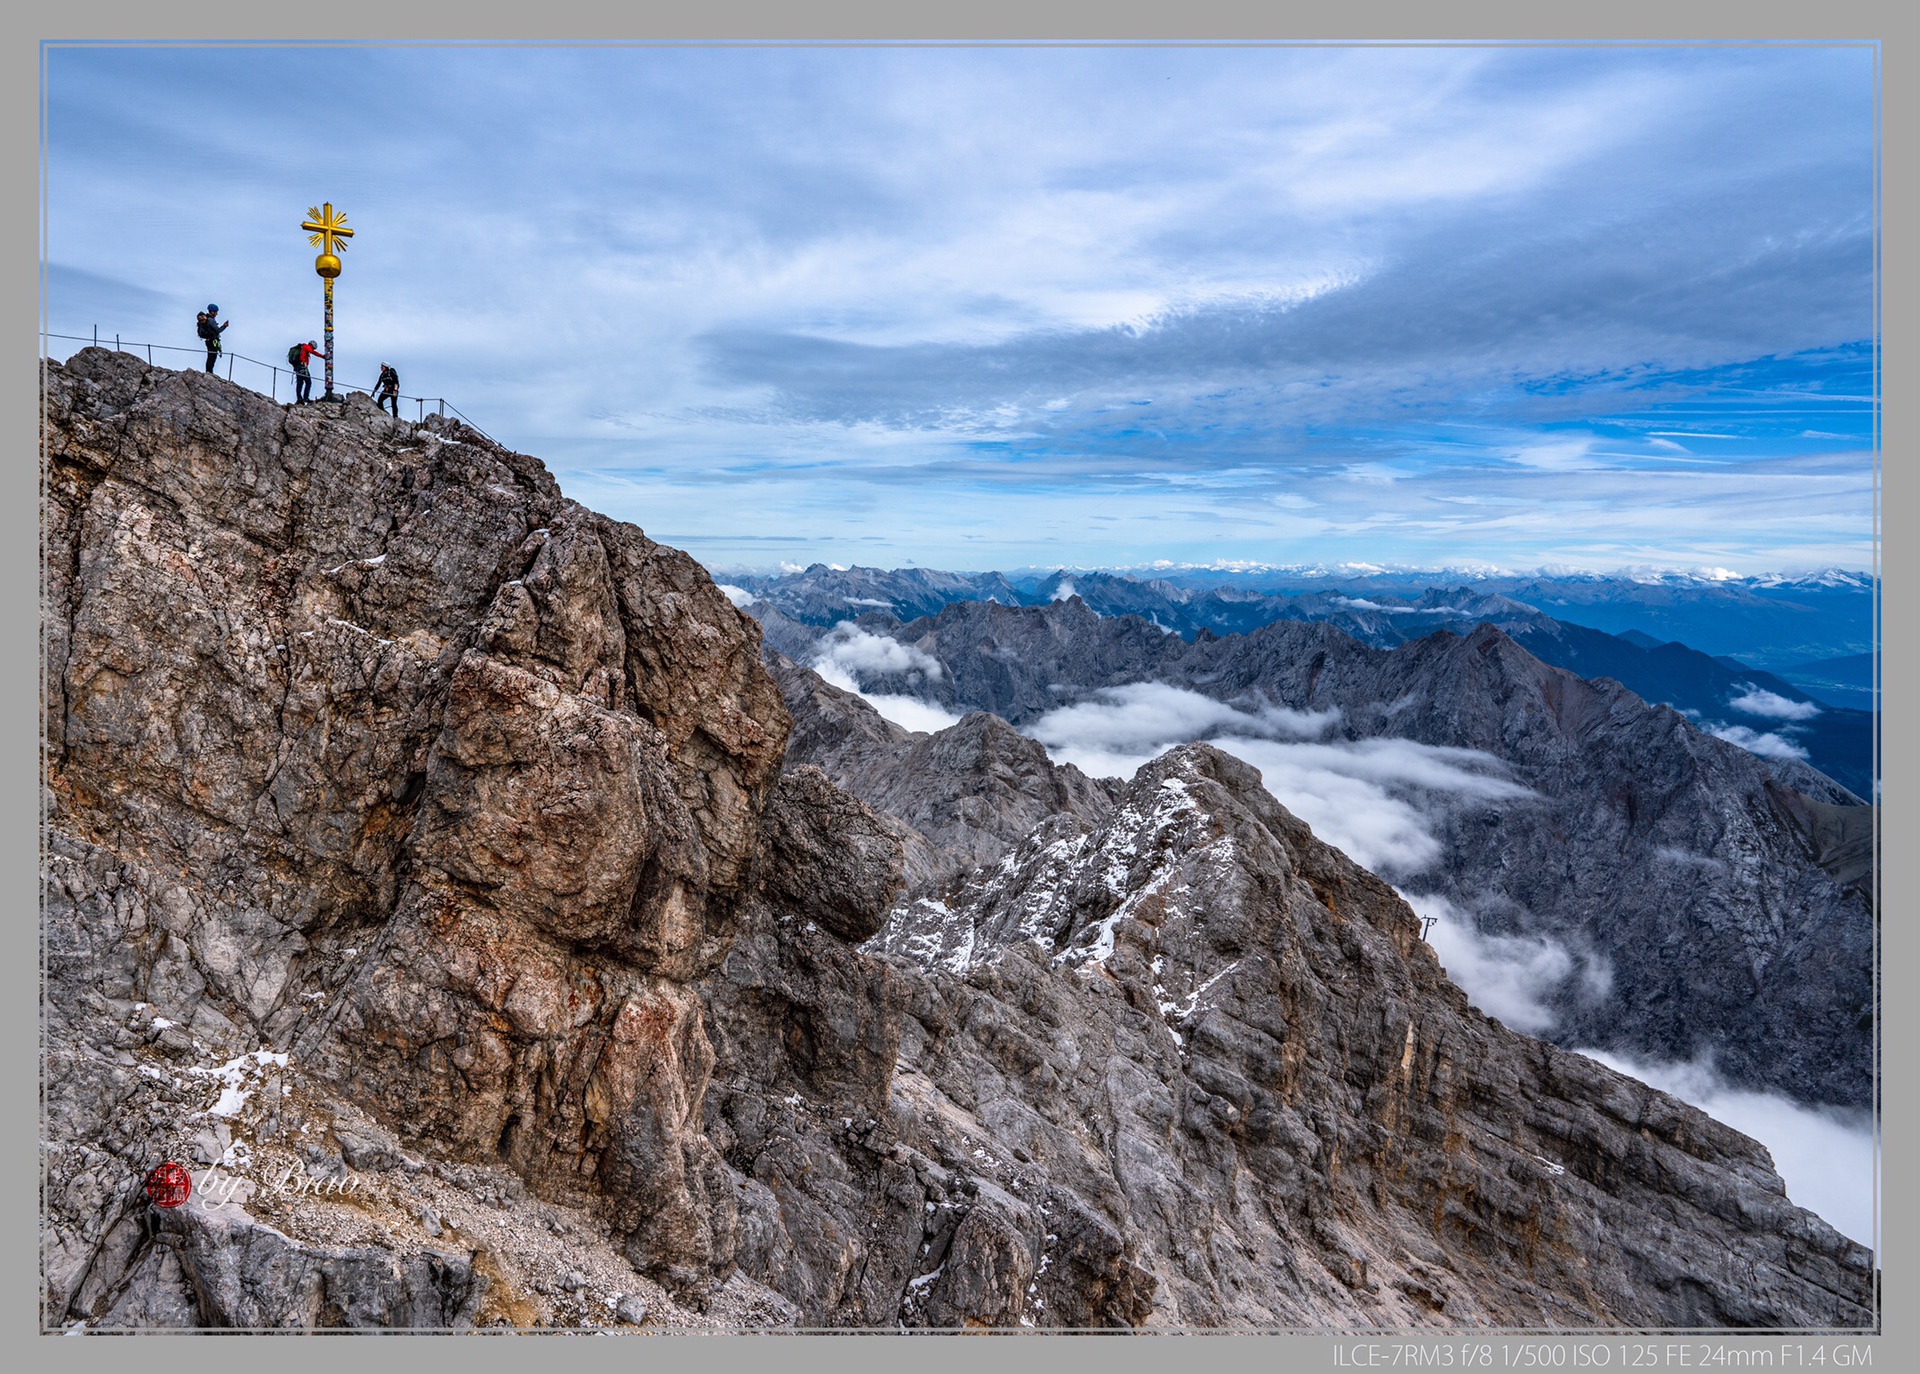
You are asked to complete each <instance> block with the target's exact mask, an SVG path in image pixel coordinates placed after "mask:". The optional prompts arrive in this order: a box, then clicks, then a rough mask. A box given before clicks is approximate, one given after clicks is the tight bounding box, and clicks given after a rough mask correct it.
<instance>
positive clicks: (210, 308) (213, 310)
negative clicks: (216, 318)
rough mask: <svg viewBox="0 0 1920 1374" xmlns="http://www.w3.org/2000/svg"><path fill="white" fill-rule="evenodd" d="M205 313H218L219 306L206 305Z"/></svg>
mask: <svg viewBox="0 0 1920 1374" xmlns="http://www.w3.org/2000/svg"><path fill="white" fill-rule="evenodd" d="M207 313H208V314H209V315H218V314H219V313H220V307H219V306H217V305H210V306H208V307H207Z"/></svg>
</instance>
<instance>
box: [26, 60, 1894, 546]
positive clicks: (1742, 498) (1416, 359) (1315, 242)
mask: <svg viewBox="0 0 1920 1374" xmlns="http://www.w3.org/2000/svg"><path fill="white" fill-rule="evenodd" d="M46 56H47V61H46V98H47V99H46V109H47V124H46V200H45V215H46V219H45V223H46V230H45V240H44V252H45V259H46V262H47V296H46V319H47V327H48V328H49V329H50V330H52V331H54V332H57V333H69V334H89V333H91V331H92V329H93V328H94V327H95V326H98V327H99V328H100V330H101V331H102V333H103V334H108V335H111V334H113V333H116V332H117V333H119V334H120V335H122V336H123V337H125V338H128V339H136V340H140V341H142V342H147V341H151V342H156V343H175V344H180V345H184V346H188V347H191V346H192V345H193V342H194V340H193V338H192V334H191V320H192V315H193V312H194V310H195V309H196V308H197V307H198V306H200V305H204V304H205V303H206V302H207V301H208V300H217V301H218V302H219V303H220V304H221V306H222V307H223V313H224V314H225V315H226V316H228V317H229V318H231V319H232V320H233V321H234V322H235V323H234V327H233V329H232V330H231V332H230V333H229V334H228V336H227V339H228V347H229V350H230V351H231V352H233V353H235V354H239V355H243V356H245V357H251V358H257V359H262V360H268V361H271V360H275V359H281V358H284V354H285V351H286V347H287V345H288V344H289V343H291V342H293V341H295V340H297V339H303V338H307V337H309V336H317V335H318V333H319V328H320V289H319V282H318V280H317V278H315V277H314V275H313V272H312V266H311V264H312V255H313V250H312V249H311V248H310V247H308V246H307V244H306V241H305V236H304V234H302V233H301V232H300V230H299V228H298V224H299V221H300V220H301V219H302V218H303V217H304V215H305V211H306V209H307V207H308V206H310V205H313V204H316V203H318V202H320V201H322V200H331V201H332V202H333V203H334V204H335V206H336V207H337V208H339V209H341V210H343V211H345V213H346V214H347V215H348V217H349V222H350V224H351V226H352V227H353V228H354V229H356V230H357V231H358V233H357V235H356V238H355V240H354V242H353V244H352V245H351V246H350V247H349V248H348V250H347V252H346V254H345V255H344V256H345V273H344V275H343V276H342V278H341V279H340V283H339V299H338V312H337V314H338V340H339V361H340V373H341V376H342V378H343V380H346V381H349V382H355V383H358V384H359V385H361V386H365V385H368V384H369V383H371V381H372V379H373V373H374V372H375V370H376V368H377V366H378V364H379V363H380V362H381V361H383V360H386V361H392V362H394V363H395V364H396V365H397V366H398V368H399V369H400V372H401V375H402V380H403V390H405V391H406V392H408V393H409V394H416V393H425V394H428V395H434V396H440V395H444V396H446V397H447V398H448V399H449V400H450V401H452V403H453V404H454V405H456V406H458V407H459V408H460V410H462V411H463V412H464V413H465V414H467V415H468V416H470V417H472V419H474V420H475V421H476V422H477V423H478V424H480V425H481V426H482V427H483V428H484V429H486V430H487V432H489V433H490V434H492V435H494V436H495V437H496V438H499V439H500V440H502V441H503V442H505V443H508V444H509V445H511V446H512V447H515V448H518V449H520V450H522V451H525V452H528V453H533V454H536V455H538V456H539V457H541V458H543V459H544V460H545V461H546V462H547V463H548V464H549V466H550V467H552V468H553V470H554V471H555V473H556V475H557V476H558V477H559V478H560V481H561V483H562V485H563V487H564V488H565V490H566V491H567V493H568V494H569V495H571V496H574V497H575V498H577V499H579V500H581V501H583V502H585V503H587V504H589V505H591V506H594V507H596V508H598V509H600V510H604V511H606V512H608V513H609V514H612V515H615V516H618V517H620V518H623V519H628V520H632V521H634V522H635V523H637V524H639V525H641V526H643V527H644V528H645V529H646V530H647V532H648V533H649V534H650V535H652V536H653V537H655V538H657V539H661V540H664V541H666V542H669V543H674V544H678V545H680V546H681V547H684V548H687V549H688V550H690V551H691V552H693V553H694V554H695V555H696V556H698V557H700V558H702V559H704V560H705V561H707V562H708V563H709V564H710V565H713V566H715V567H718V568H739V567H757V568H771V567H774V566H777V565H779V564H782V563H799V564H804V563H809V562H813V561H830V562H841V563H852V562H859V563H863V564H869V565H879V566H897V565H904V564H908V563H915V562H917V563H921V564H924V565H928V566H934V567H951V568H990V567H1002V568H1007V567H1018V566H1029V565H1054V564H1061V563H1067V564H1077V565H1081V566H1114V567H1121V566H1136V565H1140V564H1145V563H1149V562H1152V561H1154V560H1158V559H1170V560H1173V561H1176V562H1196V563H1209V562H1213V561H1216V560H1224V561H1248V562H1259V563H1275V564H1284V563H1305V562H1338V561H1365V562H1373V563H1392V564H1411V565H1421V566H1435V565H1460V564H1469V563H1473V564H1493V565H1498V566H1502V567H1509V568H1515V569H1519V568H1531V567H1535V566H1539V565H1542V564H1564V565H1572V566H1579V567H1588V568H1597V569H1608V568H1614V567H1619V566H1623V565H1636V564H1655V565H1667V566H1681V567H1694V566H1718V567H1727V568H1732V569H1734V570H1736V571H1739V572H1747V573H1756V572H1762V571H1772V570H1783V569H1799V568H1810V567H1818V566H1825V565H1830V564H1840V565H1843V566H1848V567H1856V568H1858V567H1866V566H1869V565H1870V563H1871V560H1872V556H1873V529H1872V486H1873V461H1872V444H1873V407H1872V403H1871V397H1872V393H1873V381H1874V379H1873V366H1872V364H1873V351H1872V338H1873V331H1874V315H1873V292H1874V282H1873V253H1874V229H1875V225H1874V204H1873V196H1872V192H1873V170H1874V168H1873V156H1874V119H1875V108H1874V87H1873V82H1874V54H1873V52H1872V50H1871V49H1868V48H1865V47H1859V46H1855V47H1813V46H1798V45H1784V44H1777V45H1767V46H1758V47H1754V46H1748V47H1727V46H1723V47H1639V48H1632V47H1540V46H1533V47H1506V48H1497V47H1459V46H1452V47H1421V48H1415V47H1385V46H1374V47H1338V46H1313V47H1293V48H1283V47H1240V48H1223V47H1186V48H1166V47H1137V46H1136V47H1098V48H1096V47H1051V48H1046V47H1042V48H1009V47H1000V48H937V47H889V48H880V47H867V48H859V47H854V48H847V47H769V48H745V47H600V48H581V47H512V46H467V47H387V48H368V47H338V48H289V47H278V48H271V47H269V48H262V47H252V48H242V47H228V48H217V47H162V48H109V47H64V48H50V49H49V50H48V51H47V54H46ZM72 347H74V345H72V344H68V343H63V342H60V341H55V342H54V343H53V344H52V345H51V346H50V351H52V352H54V353H55V354H56V355H57V356H60V355H64V353H65V352H66V351H69V350H70V349H71V348H72ZM157 356H161V357H164V356H165V355H157ZM173 356H174V360H175V361H176V365H178V364H179V363H185V362H189V361H191V359H190V355H188V354H178V355H173ZM234 377H235V380H238V381H249V382H251V383H253V384H257V385H259V386H260V387H261V388H262V389H263V390H264V389H266V386H267V374H266V373H265V371H264V370H261V369H251V370H250V369H248V368H247V367H246V366H245V365H236V370H235V372H234ZM282 391H283V393H284V378H283V379H282Z"/></svg>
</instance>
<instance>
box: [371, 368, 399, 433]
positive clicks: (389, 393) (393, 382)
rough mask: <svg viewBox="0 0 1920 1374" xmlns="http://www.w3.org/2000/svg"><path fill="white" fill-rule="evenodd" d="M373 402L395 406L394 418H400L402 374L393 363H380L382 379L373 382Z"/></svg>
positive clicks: (377, 404) (378, 404) (379, 404)
mask: <svg viewBox="0 0 1920 1374" xmlns="http://www.w3.org/2000/svg"><path fill="white" fill-rule="evenodd" d="M373 403H374V405H376V406H387V405H390V406H392V407H393V418H394V419H396V420H397V419H399V418H400V374H399V373H398V372H395V371H394V370H393V364H392V363H381V364H380V380H379V381H377V382H375V383H374V384H373Z"/></svg>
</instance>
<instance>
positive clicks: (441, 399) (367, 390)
mask: <svg viewBox="0 0 1920 1374" xmlns="http://www.w3.org/2000/svg"><path fill="white" fill-rule="evenodd" d="M40 337H41V338H42V339H69V340H71V341H72V342H74V343H91V344H92V345H93V346H94V347H95V348H101V347H104V345H103V344H102V343H101V342H100V330H99V328H98V327H97V326H96V327H95V329H94V331H93V337H92V338H91V339H89V338H88V337H87V336H86V335H85V334H53V333H48V332H46V331H44V330H43V331H42V332H41V335H40ZM143 349H144V350H145V351H146V357H147V363H148V365H149V366H157V364H155V363H154V360H153V354H154V350H155V349H158V350H160V351H161V352H162V353H190V354H192V355H194V356H195V357H202V356H204V355H205V354H206V349H204V348H186V347H183V346H182V345H180V344H156V343H136V342H134V341H133V340H130V339H129V340H127V341H125V342H122V340H121V338H120V336H119V335H118V334H115V335H114V336H113V350H114V352H116V353H131V354H133V356H134V357H136V358H137V357H139V356H140V352H141V350H143ZM43 351H45V350H43ZM214 357H215V359H216V360H218V359H225V360H226V364H227V367H226V375H227V380H228V381H232V380H233V365H234V364H235V363H236V362H240V363H248V364H250V365H251V366H254V367H264V368H266V369H267V372H268V374H269V375H268V379H267V396H268V398H269V399H271V400H275V401H278V400H279V399H280V374H281V373H282V372H284V373H286V374H287V381H288V383H289V385H291V383H292V381H293V378H294V375H295V374H294V371H293V369H292V368H290V367H282V366H280V365H279V364H278V363H270V362H264V361H262V360H261V359H259V358H249V357H248V356H247V355H246V354H244V353H229V352H227V351H226V350H225V349H222V350H221V351H220V352H219V353H217V354H215V355H214ZM214 366H215V368H216V370H217V369H218V367H219V362H218V361H216V362H215V364H214ZM188 370H191V369H188ZM242 385H245V384H244V383H242ZM335 387H336V389H340V388H344V389H345V390H347V391H357V392H360V393H361V394H362V395H365V396H371V395H372V394H373V388H372V387H369V386H355V385H354V384H353V383H352V382H344V381H337V380H336V382H335ZM400 399H401V400H403V401H413V402H414V403H416V404H417V405H418V406H419V423H422V424H424V423H426V418H427V402H428V401H432V402H433V403H434V406H435V412H434V413H435V414H437V415H440V416H443V417H444V416H445V415H447V414H448V413H449V412H451V413H452V414H453V416H454V418H456V419H458V420H459V421H460V422H461V423H462V424H464V425H465V426H466V427H467V428H468V429H471V430H472V431H473V432H474V433H475V434H478V435H479V436H480V437H481V438H483V439H485V440H486V441H487V442H488V443H498V442H499V441H498V440H496V439H495V438H494V437H493V436H492V435H491V434H488V433H487V432H486V431H485V430H484V429H482V428H480V426H478V425H476V424H475V423H474V422H473V421H472V420H469V419H468V418H467V417H466V414H465V413H464V412H463V411H461V410H460V409H458V408H457V407H456V406H455V405H454V404H453V403H452V402H451V401H449V400H447V398H446V397H445V396H406V395H403V396H401V397H400Z"/></svg>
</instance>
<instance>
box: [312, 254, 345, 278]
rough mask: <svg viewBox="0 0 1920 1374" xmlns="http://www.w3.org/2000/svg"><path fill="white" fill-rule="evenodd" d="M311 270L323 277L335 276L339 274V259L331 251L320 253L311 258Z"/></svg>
mask: <svg viewBox="0 0 1920 1374" xmlns="http://www.w3.org/2000/svg"><path fill="white" fill-rule="evenodd" d="M313 270H314V271H316V272H318V273H319V274H320V275H321V276H323V277H337V276H339V275H340V259H339V258H336V257H335V256H334V255H333V254H331V253H322V254H321V255H320V256H319V257H317V258H315V259H314V260H313Z"/></svg>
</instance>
